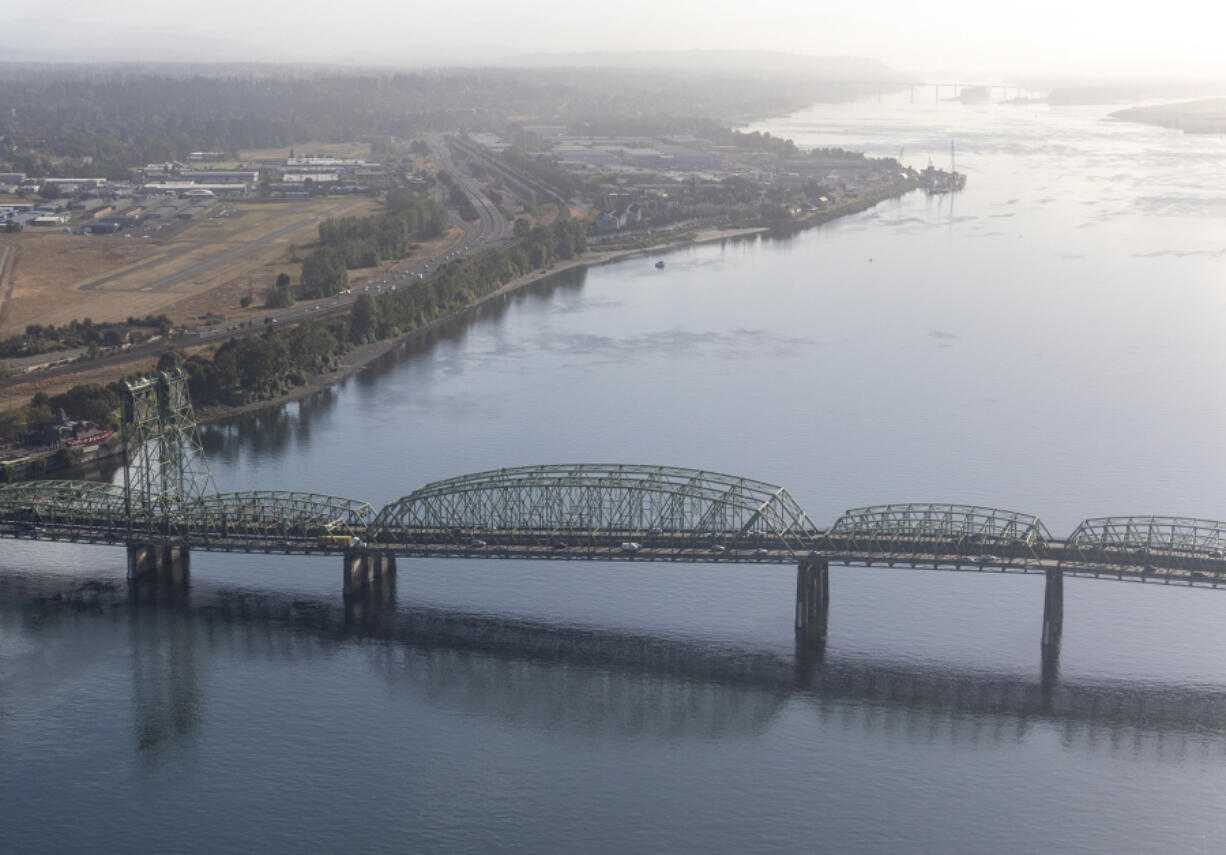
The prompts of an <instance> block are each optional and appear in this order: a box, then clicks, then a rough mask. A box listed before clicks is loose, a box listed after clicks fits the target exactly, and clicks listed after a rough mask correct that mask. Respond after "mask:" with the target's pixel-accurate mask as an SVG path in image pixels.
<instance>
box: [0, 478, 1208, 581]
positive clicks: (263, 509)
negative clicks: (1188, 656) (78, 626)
mask: <svg viewBox="0 0 1226 855" xmlns="http://www.w3.org/2000/svg"><path fill="white" fill-rule="evenodd" d="M0 535H7V536H10V537H27V538H29V537H37V538H45V539H49V540H65V541H82V542H89V543H112V544H123V543H130V542H133V541H139V542H147V541H150V540H156V539H158V538H170V539H172V540H174V541H175V542H176V543H178V544H181V545H182V546H184V547H186V548H188V549H190V550H202V551H214V552H216V551H225V552H234V551H238V552H285V553H316V552H323V553H329V552H330V553H338V552H344V551H346V550H348V551H353V550H354V549H362V550H365V551H371V552H381V553H387V554H390V555H394V556H398V557H406V558H407V557H426V556H429V557H439V558H456V557H465V558H488V559H514V558H521V559H522V558H533V559H542V558H544V559H570V560H618V561H623V560H627V561H689V562H695V561H699V562H741V563H789V564H793V563H796V562H797V561H799V560H800V559H802V558H805V557H808V556H810V555H813V554H816V555H818V556H820V557H823V558H826V559H827V560H829V561H830V562H831V563H838V564H855V565H884V566H908V567H930V568H939V569H950V570H995V571H1004V572H1046V571H1047V570H1050V569H1052V568H1059V569H1061V570H1062V572H1064V573H1070V574H1076V575H1088V576H1096V577H1107V578H1118V579H1132V580H1141V581H1161V582H1166V583H1179V584H1187V585H1199V586H1208V587H1217V586H1219V585H1226V522H1219V521H1213V520H1201V519H1188V518H1183V517H1162V516H1119V517H1098V518H1091V519H1086V520H1084V521H1082V522H1081V523H1080V524H1079V525H1078V526H1077V527H1076V529H1074V531H1073V532H1072V534H1070V535H1069V536H1068V537H1065V538H1062V539H1061V538H1056V537H1054V536H1053V535H1052V534H1051V533H1050V532H1049V531H1048V529H1047V527H1046V526H1045V525H1044V524H1043V522H1042V520H1040V519H1039V518H1038V517H1037V516H1034V515H1031V514H1025V513H1019V512H1016V511H1007V510H1002V509H999V508H988V507H978V506H974V505H953V504H897V505H878V506H874V507H865V508H854V509H851V510H848V511H846V512H844V513H843V514H842V515H841V516H839V517H838V519H836V520H835V521H834V523H833V524H832V525H830V526H829V527H822V526H820V525H818V524H817V523H815V522H814V521H813V520H812V519H811V518H810V517H809V516H808V515H807V514H806V513H805V511H804V510H803V509H802V508H801V507H800V505H799V504H797V502H796V501H795V499H793V498H792V496H791V495H790V494H789V493H788V492H787V490H786V489H784V488H782V487H779V486H776V485H773V484H768V483H765V482H762V481H755V480H752V479H749V478H742V477H738V476H733V475H724V474H720V473H715V472H708V471H703V470H695V469H683V468H678V467H668V466H640V465H603V464H565V465H543V466H525V467H518V468H514V469H497V470H493V471H489V472H479V473H475V474H471V475H463V476H460V477H458V478H451V479H447V480H444V481H437V482H435V483H432V484H427V485H425V486H424V487H421V488H419V489H417V490H415V491H414V492H412V493H410V494H408V495H407V496H404V497H402V498H400V499H397V500H395V501H393V502H392V503H390V504H388V505H387V506H385V507H384V508H382V509H381V510H377V511H376V509H375V508H374V507H373V506H372V505H370V504H369V503H367V502H364V501H360V500H356V499H346V498H340V497H336V496H329V495H324V494H319V493H306V492H294V491H280V490H255V491H242V492H230V493H222V492H202V493H199V494H197V495H178V496H176V497H175V500H174V501H173V502H165V501H162V502H153V503H145V502H133V501H131V499H130V497H129V495H128V493H127V492H125V488H124V487H123V486H119V485H113V484H105V483H100V482H93V481H31V482H26V483H20V484H11V485H6V486H3V487H0ZM337 536H340V537H337ZM321 538H322V540H321ZM346 538H352V540H351V541H349V543H348V545H346V543H345V540H346Z"/></svg>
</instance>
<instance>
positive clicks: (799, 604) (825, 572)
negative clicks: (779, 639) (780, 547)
mask: <svg viewBox="0 0 1226 855" xmlns="http://www.w3.org/2000/svg"><path fill="white" fill-rule="evenodd" d="M829 610H830V562H829V561H827V560H826V559H825V558H818V557H817V556H813V555H810V556H806V557H805V558H802V559H800V563H798V564H797V565H796V636H797V638H800V639H803V640H807V641H824V640H825V638H826V615H827V613H828V612H829Z"/></svg>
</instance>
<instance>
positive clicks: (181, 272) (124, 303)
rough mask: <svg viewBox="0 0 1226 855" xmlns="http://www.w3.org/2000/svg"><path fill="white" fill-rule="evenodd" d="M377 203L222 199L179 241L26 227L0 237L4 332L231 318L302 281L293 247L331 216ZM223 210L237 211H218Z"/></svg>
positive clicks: (0, 327)
mask: <svg viewBox="0 0 1226 855" xmlns="http://www.w3.org/2000/svg"><path fill="white" fill-rule="evenodd" d="M377 207H378V203H377V202H375V201H374V200H372V199H369V198H366V197H346V198H339V199H338V198H332V199H306V200H301V201H295V202H288V203H286V202H281V203H261V202H224V203H222V202H219V203H218V204H216V205H214V206H213V208H212V209H210V211H209V213H208V214H207V215H206V216H204V217H203V218H201V219H199V220H197V221H195V222H193V223H191V224H190V225H188V226H187V227H186V228H182V229H181V230H173V231H174V233H173V235H172V236H171V237H168V238H162V237H160V236H159V235H160V233H159V232H158V231H153V232H152V233H151V234H150V236H149V237H144V236H143V232H142V231H141V230H139V229H138V230H132V231H129V232H128V233H126V234H131V235H132V236H131V237H127V236H126V234H125V235H97V236H85V235H76V234H66V233H65V232H63V231H60V230H54V231H51V230H49V231H41V230H38V229H26V230H25V231H23V232H21V233H20V234H14V235H0V246H9V247H12V248H13V249H15V250H16V252H15V253H12V252H11V253H10V262H9V277H8V279H9V281H8V282H7V283H5V284H6V285H7V286H8V287H7V290H3V289H0V336H7V335H13V334H16V333H20V332H23V331H24V330H25V328H26V325H28V324H33V323H38V324H49V323H52V324H56V325H60V324H65V323H68V322H69V321H72V320H74V319H76V320H81V319H83V318H86V317H88V318H92V319H93V320H94V321H109V320H122V319H124V318H127V317H129V316H131V315H138V316H144V315H147V314H161V313H165V314H167V315H168V316H170V318H171V319H172V320H173V321H175V322H176V323H185V324H189V325H191V324H193V323H194V322H195V319H196V318H197V317H198V316H199V315H202V314H204V313H206V312H210V311H211V312H217V313H219V314H223V315H228V316H231V317H242V316H244V315H248V314H249V315H255V314H258V309H256V308H251V309H247V310H242V309H240V308H239V301H240V299H241V298H242V297H243V296H245V295H246V294H247V293H248V291H249V290H253V291H254V293H255V297H256V299H255V301H254V302H255V303H257V304H258V303H259V301H260V295H261V294H262V292H263V289H264V288H265V287H267V286H268V285H270V284H271V283H272V282H273V281H274V280H275V279H276V277H277V274H278V273H281V272H285V273H288V274H290V275H291V276H293V277H294V278H295V279H296V278H297V276H298V273H299V265H298V264H296V263H293V262H291V261H290V252H289V250H290V245H291V244H296V245H297V246H299V247H304V246H307V245H309V244H310V243H311V242H313V241H314V240H315V239H316V237H317V235H318V231H317V227H318V224H319V223H320V222H321V221H322V220H323V219H325V218H327V217H330V216H343V215H350V214H367V213H370V212H372V211H374V210H375V209H377ZM221 210H228V211H233V212H236V213H237V214H238V216H217V215H216V214H217V212H219V211H221Z"/></svg>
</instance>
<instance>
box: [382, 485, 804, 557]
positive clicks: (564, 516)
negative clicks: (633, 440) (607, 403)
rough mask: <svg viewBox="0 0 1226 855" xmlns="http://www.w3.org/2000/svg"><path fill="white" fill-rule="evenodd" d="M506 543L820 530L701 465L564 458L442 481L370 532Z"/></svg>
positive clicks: (780, 503) (690, 539)
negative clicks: (561, 538) (563, 538)
mask: <svg viewBox="0 0 1226 855" xmlns="http://www.w3.org/2000/svg"><path fill="white" fill-rule="evenodd" d="M480 535H487V536H497V537H498V538H501V539H505V540H506V541H507V542H514V541H515V539H516V538H518V539H519V541H520V542H523V541H524V540H525V539H530V538H532V537H539V538H542V539H546V540H547V539H548V538H550V537H555V536H561V535H571V536H572V538H577V539H578V540H579V542H583V541H584V539H587V540H588V542H595V541H596V540H600V541H601V542H606V543H607V542H612V541H615V540H617V539H622V540H626V541H635V542H650V543H652V544H653V545H658V546H665V547H673V548H676V549H682V550H683V549H693V548H696V547H698V546H704V547H707V548H709V547H710V546H711V545H713V544H724V545H726V546H727V547H729V548H730V547H732V546H736V545H741V546H748V545H753V546H755V547H757V548H769V549H773V550H785V551H787V552H792V553H795V552H802V551H803V552H808V551H809V550H810V549H812V548H813V547H814V546H815V545H816V538H817V537H818V535H819V531H818V530H817V528H816V527H815V526H814V525H813V523H812V522H811V521H810V520H809V519H808V517H807V516H806V515H805V512H804V511H803V510H802V509H801V507H800V506H799V505H798V504H796V502H795V500H794V499H792V497H791V496H790V495H788V492H787V491H786V490H784V489H783V488H782V487H778V486H776V485H774V484H767V483H764V482H762V481H754V480H751V479H749V478H740V477H737V476H735V475H723V474H720V473H716V472H706V471H702V470H697V469H682V468H676V467H668V466H638V465H618V464H556V465H544V466H525V467H520V468H515V469H497V470H493V471H489V472H478V473H475V474H472V475H463V476H460V477H458V478H451V479H448V480H446V481H438V482H435V483H433V484H427V485H426V486H424V487H422V488H420V489H418V490H416V491H414V492H413V493H411V494H409V495H408V496H405V497H403V498H401V499H398V500H397V501H394V502H392V503H391V504H389V505H388V506H387V507H385V508H383V510H381V511H380V512H379V514H378V516H377V517H376V518H375V521H374V523H373V524H372V526H371V540H372V542H376V543H379V544H384V545H390V546H394V545H399V544H404V545H427V544H438V543H446V542H453V543H458V542H463V541H464V540H465V539H469V538H476V537H478V536H480Z"/></svg>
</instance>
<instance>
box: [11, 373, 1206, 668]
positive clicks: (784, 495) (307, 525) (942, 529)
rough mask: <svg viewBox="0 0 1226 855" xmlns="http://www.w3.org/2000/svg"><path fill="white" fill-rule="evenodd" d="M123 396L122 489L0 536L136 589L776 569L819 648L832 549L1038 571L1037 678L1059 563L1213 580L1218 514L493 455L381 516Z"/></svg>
mask: <svg viewBox="0 0 1226 855" xmlns="http://www.w3.org/2000/svg"><path fill="white" fill-rule="evenodd" d="M123 403H124V413H123V451H124V467H123V485H122V486H120V485H117V484H106V483H99V482H93V481H62V480H61V481H33V482H28V483H21V484H13V485H8V486H4V487H0V536H5V535H7V536H11V537H22V538H40V539H41V538H46V539H49V540H59V541H80V542H88V543H113V544H123V545H124V546H126V547H127V551H128V575H129V577H130V578H131V579H133V580H134V581H136V582H137V583H138V585H139V584H144V582H147V581H148V580H150V579H152V580H154V581H156V582H158V583H159V584H160V583H161V582H168V583H171V584H172V585H178V584H179V583H181V582H183V581H185V580H186V578H187V569H188V557H189V555H190V553H191V552H193V551H196V550H203V551H211V552H235V551H238V552H285V553H313V552H322V553H340V554H342V556H343V562H342V568H343V570H342V572H343V586H344V593H345V597H346V600H347V601H348V602H351V603H355V604H359V607H362V606H361V604H371V605H381V604H388V603H390V602H393V601H394V599H395V584H394V582H395V578H394V577H395V570H396V559H397V558H413V557H437V558H461V557H462V558H485V559H491V560H510V559H569V560H586V561H592V560H605V561H687V562H696V561H702V562H735V563H776V564H780V563H788V564H795V565H796V631H797V636H798V639H800V640H803V641H805V642H806V643H807V642H814V643H818V644H820V643H821V642H822V641H823V640H824V639H825V636H826V626H827V614H828V609H829V603H830V588H829V565H830V564H831V563H835V564H846V565H865V566H905V567H931V568H934V569H946V570H977V571H988V570H992V571H1000V572H1019V573H1032V572H1037V573H1042V574H1044V575H1045V577H1046V587H1045V589H1044V604H1043V633H1042V646H1043V651H1044V671H1045V673H1047V672H1049V671H1050V672H1051V673H1054V666H1053V665H1052V662H1054V660H1055V659H1056V658H1058V655H1059V644H1060V636H1061V634H1062V627H1063V619H1064V587H1063V586H1064V581H1063V580H1064V576H1065V575H1066V574H1073V575H1081V576H1094V577H1099V578H1101V577H1106V578H1113V579H1121V580H1123V579H1130V580H1137V581H1143V582H1144V581H1159V582H1163V583H1166V584H1181V585H1190V586H1201V587H1213V588H1216V587H1219V586H1222V585H1226V522H1218V521H1214V520H1202V519H1188V518H1184V517H1160V516H1120V517H1095V518H1090V519H1086V520H1083V521H1082V522H1081V523H1080V524H1079V525H1078V526H1077V527H1076V528H1075V529H1074V530H1073V532H1072V534H1070V535H1069V536H1068V537H1065V538H1062V539H1061V538H1056V537H1053V536H1052V534H1051V533H1050V532H1049V531H1048V529H1047V527H1046V526H1045V525H1044V524H1043V522H1042V520H1040V519H1039V518H1038V517H1037V516H1035V515H1033V514H1028V513H1020V512H1017V511H1007V510H1002V509H1000V508H988V507H979V506H975V505H952V504H896V505H877V506H873V507H864V508H853V509H851V510H848V511H845V512H844V513H843V514H842V515H840V516H839V517H838V519H836V520H835V521H834V522H833V524H831V525H830V526H829V527H822V526H821V525H819V524H818V523H817V522H816V521H814V520H813V519H812V518H811V517H809V515H808V514H807V513H805V511H804V509H802V508H801V507H800V505H799V504H798V503H797V502H796V500H795V499H793V498H792V496H791V495H790V494H789V493H788V491H787V490H785V489H784V488H783V487H780V486H777V485H775V484H768V483H766V482H764V481H756V480H753V479H751V478H743V477H740V476H737V475H725V474H721V473H717V472H709V471H705V470H699V469H685V468H680V467H674V466H642V465H632V464H591V463H573V464H558V465H544V466H522V467H518V468H513V469H496V470H492V471H488V472H478V473H474V474H471V475H461V476H459V477H457V478H449V479H447V480H444V481H436V482H434V483H431V484H426V485H425V486H424V487H420V488H418V489H417V490H415V491H413V492H412V493H409V494H408V495H406V496H403V497H401V498H399V499H397V500H395V501H393V502H391V503H390V504H388V505H386V506H385V507H383V508H382V509H380V510H378V511H376V510H375V509H374V507H373V506H372V505H370V504H369V503H367V502H364V501H360V500H356V499H346V498H340V497H337V496H329V495H325V494H320V493H305V492H293V491H283V490H248V491H242V492H231V493H222V492H219V491H218V490H217V488H216V487H215V486H214V484H213V479H212V476H211V475H210V474H209V470H208V465H207V462H206V461H205V458H204V452H203V449H202V447H201V445H200V440H199V437H198V434H197V428H196V421H195V416H194V413H193V411H192V407H191V401H190V400H189V398H188V394H187V378H186V376H185V375H184V374H183V373H182V371H181V370H179V369H174V370H171V371H164V372H161V373H159V374H158V375H156V376H154V377H151V378H143V379H139V380H135V381H128V382H125V384H124V400H123ZM142 580H143V581H142ZM1049 660H1051V661H1049Z"/></svg>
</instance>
